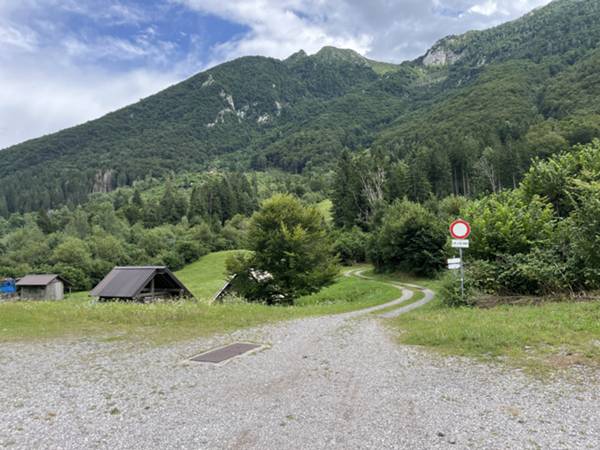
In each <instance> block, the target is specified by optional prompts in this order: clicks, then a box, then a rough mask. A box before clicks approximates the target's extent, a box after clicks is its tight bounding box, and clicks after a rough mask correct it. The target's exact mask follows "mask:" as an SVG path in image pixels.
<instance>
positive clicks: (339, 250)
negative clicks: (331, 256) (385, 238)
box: [333, 227, 369, 264]
mask: <svg viewBox="0 0 600 450" xmlns="http://www.w3.org/2000/svg"><path fill="white" fill-rule="evenodd" d="M368 239H369V235H368V234H367V233H365V232H364V231H362V230H361V229H360V228H358V227H354V228H352V229H351V230H347V231H341V232H339V233H338V235H337V237H336V239H335V242H334V243H333V250H334V251H335V253H336V254H337V255H338V256H339V258H340V261H341V262H343V263H344V264H353V263H358V262H364V261H365V260H366V256H367V241H368Z"/></svg>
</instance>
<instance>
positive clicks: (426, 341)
mask: <svg viewBox="0 0 600 450" xmlns="http://www.w3.org/2000/svg"><path fill="white" fill-rule="evenodd" d="M364 275H366V276H368V277H370V278H374V279H377V280H381V281H396V282H405V283H412V284H418V285H421V286H425V287H428V288H430V289H432V290H433V291H436V290H437V289H438V288H439V281H438V280H427V279H418V278H414V277H411V276H409V275H404V274H391V275H389V274H387V275H386V274H374V273H373V272H372V271H367V272H365V273H364ZM415 298H418V294H417V295H416V296H415ZM388 323H389V324H391V325H392V327H393V328H394V329H395V330H397V332H398V340H399V342H400V343H402V344H409V345H417V346H423V347H427V348H430V349H433V350H436V351H438V352H440V353H442V354H444V355H456V356H466V357H475V358H478V359H482V360H487V361H502V362H505V363H508V364H509V365H512V366H515V367H520V368H523V369H526V370H528V371H530V372H540V373H544V372H547V371H549V370H555V369H561V368H567V367H571V366H574V365H585V366H595V367H596V366H597V367H600V302H572V301H564V302H544V303H541V304H539V305H529V306H521V305H501V306H496V307H493V308H486V309H483V308H470V307H464V308H448V307H446V306H444V305H443V304H442V302H441V301H440V299H439V298H438V299H435V300H434V301H433V302H431V303H429V304H428V305H425V306H424V307H422V308H419V309H417V310H415V311H412V312H411V313H410V314H405V315H402V316H399V317H397V318H395V319H391V320H389V322H388Z"/></svg>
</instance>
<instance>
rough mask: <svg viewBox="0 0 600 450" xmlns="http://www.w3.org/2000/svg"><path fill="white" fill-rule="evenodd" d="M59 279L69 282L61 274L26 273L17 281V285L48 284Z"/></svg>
mask: <svg viewBox="0 0 600 450" xmlns="http://www.w3.org/2000/svg"><path fill="white" fill-rule="evenodd" d="M57 278H58V279H59V280H60V281H62V282H63V283H64V284H69V283H68V282H67V281H66V280H65V279H64V278H63V277H61V276H60V275H54V274H45V275H26V276H24V277H23V278H21V279H20V280H19V281H17V286H40V287H41V286H48V285H49V284H50V283H52V282H53V281H54V280H56V279H57Z"/></svg>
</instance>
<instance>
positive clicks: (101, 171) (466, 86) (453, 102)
mask: <svg viewBox="0 0 600 450" xmlns="http://www.w3.org/2000/svg"><path fill="white" fill-rule="evenodd" d="M599 24H600V4H599V3H598V2H597V1H595V0H556V1H554V2H552V3H550V4H549V5H548V6H546V7H544V8H540V9H538V10H535V11H533V12H531V13H530V14H528V15H526V16H524V17H523V18H521V19H519V20H516V21H514V22H510V23H506V24H503V25H501V26H498V27H496V28H493V29H490V30H484V31H474V32H469V33H466V34H464V35H462V36H450V37H448V38H445V39H442V40H441V41H440V42H438V43H437V44H436V45H434V46H433V47H432V49H431V50H429V51H428V52H427V54H426V55H424V56H423V57H421V58H419V59H417V60H415V61H409V62H405V63H402V64H399V65H393V64H385V63H378V62H374V61H370V60H368V59H366V58H363V57H362V56H360V55H358V54H356V53H354V52H352V51H350V50H340V49H335V48H331V47H326V48H324V49H322V50H321V51H320V52H318V53H317V54H315V55H310V56H309V55H306V54H305V53H304V52H298V53H296V54H294V55H292V56H291V57H289V58H288V59H286V60H284V61H279V60H276V59H271V58H263V57H246V58H240V59H238V60H234V61H231V62H228V63H225V64H222V65H220V66H217V67H215V68H213V69H210V70H208V71H206V72H203V73H200V74H198V75H196V76H194V77H192V78H190V79H189V80H186V81H184V82H182V83H179V84H177V85H175V86H172V87H170V88H168V89H166V90H165V91H163V92H160V93H158V94H156V95H154V96H152V97H149V98H147V99H144V100H142V101H140V102H138V103H136V104H134V105H131V106H129V107H126V108H123V109H121V110H119V111H116V112H113V113H111V114H108V115H107V116H105V117H103V118H101V119H98V120H95V121H91V122H88V123H86V124H83V125H80V126H77V127H74V128H71V129H68V130H64V131H61V132H59V133H56V134H53V135H50V136H45V137H42V138H39V139H34V140H31V141H28V142H25V143H22V144H19V145H16V146H14V147H11V148H8V149H5V150H2V158H0V215H1V216H4V217H8V215H9V214H11V213H13V212H28V211H38V210H46V211H48V210H51V209H58V208H60V207H61V206H63V205H70V206H76V205H79V204H82V203H84V202H86V200H87V199H88V197H89V195H90V194H92V193H98V192H100V193H102V192H110V191H113V190H115V189H116V188H118V187H121V186H132V185H133V184H134V182H135V181H136V180H143V179H145V178H147V177H165V176H166V175H167V174H168V173H171V172H175V173H181V172H201V171H210V170H219V171H221V172H235V171H242V172H246V171H269V170H273V169H280V170H284V171H287V172H289V173H296V174H305V175H307V176H310V177H313V176H321V175H326V174H327V173H328V172H329V171H331V170H332V169H333V168H334V167H335V166H336V164H337V160H338V159H339V158H340V157H341V155H343V154H345V153H349V154H352V155H355V154H363V153H370V154H377V155H381V156H380V158H381V159H380V160H386V161H390V162H391V163H392V164H394V165H395V166H396V167H398V168H402V170H405V171H406V172H407V173H408V174H409V178H410V179H408V181H406V183H408V186H407V187H406V188H405V190H406V193H407V195H408V197H409V198H412V199H413V200H420V201H422V200H423V199H425V198H428V196H429V195H435V196H439V197H444V196H447V195H464V196H467V197H470V198H474V197H477V196H479V195H482V194H486V193H493V192H497V191H500V190H503V189H506V188H514V187H516V186H518V184H519V182H520V181H521V180H522V178H523V175H524V174H525V173H526V172H527V170H528V168H529V166H530V162H531V160H532V159H533V158H535V157H540V158H548V157H549V156H551V155H554V154H557V153H559V152H561V151H565V150H567V149H568V148H570V147H571V146H572V145H575V144H585V143H589V142H591V141H592V139H594V138H595V137H599V136H600V111H599V108H600V107H599V106H598V105H600V101H599V100H600V98H599V97H600V78H599V75H598V71H597V70H596V68H597V67H598V64H599V63H600V49H599V48H598V43H599V42H600V25H599ZM399 170H400V169H399ZM32 181H34V182H32ZM403 189H404V188H403Z"/></svg>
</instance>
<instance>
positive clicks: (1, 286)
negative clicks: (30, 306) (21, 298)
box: [0, 278, 17, 295]
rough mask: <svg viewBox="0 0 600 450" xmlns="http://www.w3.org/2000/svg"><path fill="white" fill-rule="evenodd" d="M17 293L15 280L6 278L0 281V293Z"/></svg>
mask: <svg viewBox="0 0 600 450" xmlns="http://www.w3.org/2000/svg"><path fill="white" fill-rule="evenodd" d="M16 293H17V285H16V283H15V280H13V279H12V278H8V279H6V280H2V281H0V294H7V295H11V294H16Z"/></svg>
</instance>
